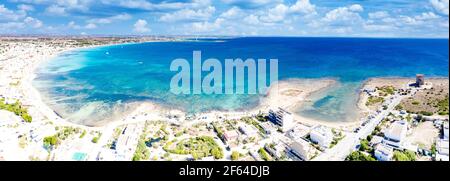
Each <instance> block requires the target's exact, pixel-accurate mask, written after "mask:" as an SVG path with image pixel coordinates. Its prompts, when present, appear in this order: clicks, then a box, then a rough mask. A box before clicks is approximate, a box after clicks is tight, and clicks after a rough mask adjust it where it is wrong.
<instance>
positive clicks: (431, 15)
mask: <svg viewBox="0 0 450 181" xmlns="http://www.w3.org/2000/svg"><path fill="white" fill-rule="evenodd" d="M414 18H415V19H417V20H425V21H426V20H432V19H439V18H440V16H438V15H436V14H434V13H433V12H427V13H422V14H421V15H417V16H415V17H414Z"/></svg>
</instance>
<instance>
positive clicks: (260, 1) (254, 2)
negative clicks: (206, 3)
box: [222, 0, 283, 8]
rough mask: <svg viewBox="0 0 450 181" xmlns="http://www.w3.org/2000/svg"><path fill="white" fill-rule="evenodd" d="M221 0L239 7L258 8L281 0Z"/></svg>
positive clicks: (281, 0)
mask: <svg viewBox="0 0 450 181" xmlns="http://www.w3.org/2000/svg"><path fill="white" fill-rule="evenodd" d="M222 2H223V3H225V4H229V5H233V6H239V7H241V8H258V7H262V6H266V5H270V4H276V3H281V2H283V0H222Z"/></svg>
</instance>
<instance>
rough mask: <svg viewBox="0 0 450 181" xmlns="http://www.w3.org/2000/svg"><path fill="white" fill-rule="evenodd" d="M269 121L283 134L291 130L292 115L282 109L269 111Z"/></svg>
mask: <svg viewBox="0 0 450 181" xmlns="http://www.w3.org/2000/svg"><path fill="white" fill-rule="evenodd" d="M269 120H270V121H271V122H273V123H274V124H277V125H278V126H280V128H281V130H282V131H283V132H286V131H288V130H289V129H291V128H292V126H293V123H294V117H293V115H292V114H291V113H290V112H288V111H286V110H284V109H282V108H278V109H277V110H270V111H269Z"/></svg>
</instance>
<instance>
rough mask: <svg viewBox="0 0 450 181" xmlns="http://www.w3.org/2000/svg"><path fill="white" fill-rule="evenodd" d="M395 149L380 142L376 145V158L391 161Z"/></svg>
mask: <svg viewBox="0 0 450 181" xmlns="http://www.w3.org/2000/svg"><path fill="white" fill-rule="evenodd" d="M393 155H394V149H393V148H392V147H390V146H388V145H385V144H378V145H377V146H376V147H375V158H377V160H379V161H391V160H392V156H393Z"/></svg>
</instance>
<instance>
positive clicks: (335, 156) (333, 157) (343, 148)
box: [313, 95, 406, 161]
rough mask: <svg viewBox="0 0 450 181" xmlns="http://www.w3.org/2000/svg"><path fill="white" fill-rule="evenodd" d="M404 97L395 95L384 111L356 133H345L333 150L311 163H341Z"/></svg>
mask: <svg viewBox="0 0 450 181" xmlns="http://www.w3.org/2000/svg"><path fill="white" fill-rule="evenodd" d="M405 97H406V96H400V95H395V96H394V98H393V99H392V101H391V103H390V104H389V105H388V107H387V109H386V110H383V111H381V112H380V113H378V114H376V115H375V117H374V118H372V119H369V118H368V119H369V121H368V123H367V124H366V125H365V126H363V127H361V129H360V130H359V131H358V132H357V133H347V134H346V136H345V137H344V139H342V140H341V141H340V142H339V143H338V144H337V145H335V146H334V147H333V148H331V149H328V150H326V151H325V152H323V153H322V154H320V155H319V156H318V157H316V158H315V159H313V161H343V160H345V158H346V157H347V155H349V154H350V153H351V152H352V151H354V150H355V148H356V146H357V145H358V144H359V142H360V139H364V138H367V136H369V135H370V134H371V133H372V132H373V131H374V130H375V128H376V127H377V126H378V125H379V124H380V123H381V121H383V120H384V118H386V116H388V115H389V113H390V112H391V111H393V110H394V109H395V107H396V106H397V105H398V104H400V102H401V100H402V99H403V98H405Z"/></svg>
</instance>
